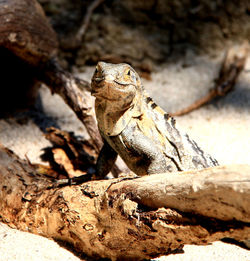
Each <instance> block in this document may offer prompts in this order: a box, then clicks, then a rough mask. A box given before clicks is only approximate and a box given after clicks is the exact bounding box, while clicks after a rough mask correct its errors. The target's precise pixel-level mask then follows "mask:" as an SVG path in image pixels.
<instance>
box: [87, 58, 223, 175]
mask: <svg viewBox="0 0 250 261" xmlns="http://www.w3.org/2000/svg"><path fill="white" fill-rule="evenodd" d="M91 87H92V95H93V96H95V97H96V101H95V110H96V117H97V122H98V127H99V131H100V133H101V136H102V137H103V139H104V146H103V148H102V150H101V152H100V154H99V157H98V160H97V164H96V167H97V177H98V178H103V177H104V176H105V175H106V174H107V173H108V172H109V171H110V169H111V168H112V166H113V164H114V162H115V160H116V158H117V155H118V154H119V155H120V156H121V158H122V159H123V160H124V162H125V163H126V164H127V166H128V167H129V168H130V169H131V170H132V171H133V172H135V173H136V174H137V175H139V176H143V175H150V174H156V173H162V172H172V171H184V170H191V169H200V168H206V167H210V166H216V165H218V163H217V161H216V160H215V159H213V158H212V157H211V156H209V155H207V154H205V153H204V152H203V151H202V150H201V149H200V148H199V147H198V145H197V144H196V143H195V142H194V141H193V140H191V139H190V138H189V137H188V135H187V134H182V133H181V132H180V131H179V130H178V129H177V128H176V126H175V120H174V118H172V117H171V116H170V115H169V114H167V113H166V112H165V111H164V110H163V109H161V108H160V107H159V106H158V105H157V104H156V103H155V102H154V101H153V99H152V98H150V97H149V96H148V94H147V93H146V92H145V90H144V89H143V87H142V84H141V80H140V77H139V76H138V74H137V73H136V72H135V70H134V69H133V68H132V67H131V66H129V65H128V64H110V63H104V62H99V63H98V65H97V67H96V71H95V73H94V75H93V78H92V83H91Z"/></svg>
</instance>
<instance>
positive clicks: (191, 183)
mask: <svg viewBox="0 0 250 261" xmlns="http://www.w3.org/2000/svg"><path fill="white" fill-rule="evenodd" d="M122 193H125V194H129V197H130V198H131V199H133V200H135V201H136V202H138V203H139V204H142V205H145V206H147V207H151V208H160V207H169V208H173V209H178V210H180V211H183V212H190V213H196V214H199V215H202V216H207V217H213V218H217V219H220V220H232V219H235V220H238V221H243V222H250V200H249V199H250V166H248V165H231V166H218V167H213V168H207V169H203V170H196V171H189V172H180V173H178V174H177V173H168V174H166V173H164V174H158V175H157V176H155V175H151V176H146V177H143V178H140V179H135V180H133V181H131V180H129V181H124V182H121V183H117V184H114V185H112V187H111V188H110V189H109V194H110V195H112V194H114V195H120V194H122Z"/></svg>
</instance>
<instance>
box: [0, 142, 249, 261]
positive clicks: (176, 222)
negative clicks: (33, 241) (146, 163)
mask: <svg viewBox="0 0 250 261" xmlns="http://www.w3.org/2000/svg"><path fill="white" fill-rule="evenodd" d="M238 167H239V169H238V168H237V166H234V167H233V168H232V167H231V168H230V167H216V168H212V169H207V170H204V171H200V172H198V175H196V176H195V175H194V173H195V171H194V172H187V173H182V174H180V173H176V174H175V177H173V175H172V174H171V176H169V174H165V177H164V175H163V174H162V175H152V176H150V177H144V178H138V179H136V180H127V181H121V179H114V180H102V181H92V182H88V183H85V184H82V185H80V186H71V187H70V186H66V187H63V188H56V189H53V187H52V182H51V180H48V179H46V178H45V176H43V175H41V174H39V171H38V170H37V169H35V168H34V167H33V166H32V165H29V164H28V163H27V162H25V161H22V160H20V159H19V158H18V157H17V156H15V155H14V154H13V153H11V152H10V151H8V150H6V149H5V148H4V147H2V146H1V147H0V174H1V175H0V184H1V189H0V213H1V221H3V222H5V223H7V224H8V225H9V226H11V227H15V228H18V229H20V230H24V231H29V232H32V233H36V234H40V235H43V236H46V237H52V238H55V239H59V240H65V241H67V242H69V243H71V244H72V245H73V246H74V247H75V248H76V249H78V250H79V251H82V252H85V253H86V254H88V255H90V256H93V257H103V258H111V259H112V260H116V259H120V260H125V259H134V260H142V259H144V258H152V257H157V256H160V255H162V254H166V253H168V252H171V251H172V250H174V249H176V248H181V247H182V246H183V244H206V243H208V242H212V241H215V240H218V239H221V238H223V237H233V238H235V239H237V240H243V239H246V238H248V237H249V233H250V226H249V223H246V222H242V221H249V211H250V208H249V203H247V202H246V199H247V198H249V169H250V167H249V166H244V167H243V166H238ZM230 169H232V173H231V171H230ZM209 173H210V174H211V178H210V177H209ZM216 175H217V177H218V178H216ZM221 175H222V176H221ZM199 176H201V178H199ZM220 176H221V177H222V178H220ZM190 177H191V178H190ZM196 177H197V179H196ZM161 178H163V180H164V181H162V182H161V180H160V179H161ZM202 178H205V179H206V180H205V181H202ZM216 179H217V180H219V181H220V182H219V185H218V187H215V184H214V182H215V180H216ZM223 179H224V181H223ZM241 179H243V180H241ZM207 180H208V181H207ZM191 181H192V182H193V185H192V186H191V185H190V186H188V185H185V182H191ZM149 182H150V183H149ZM195 182H196V183H195ZM157 184H158V185H157ZM160 184H161V185H160ZM178 184H180V190H179V192H178V188H177V187H176V186H177V185H178ZM211 184H212V185H211ZM213 184H214V185H213ZM239 184H242V185H239ZM223 186H225V191H224V193H225V195H226V194H227V195H228V198H229V197H230V196H234V197H235V198H236V199H231V200H230V199H227V197H226V196H225V197H223V198H222V199H221V200H220V199H219V197H220V196H221V194H220V193H219V194H217V188H218V189H219V191H221V192H222V190H223ZM152 188H159V191H155V189H152ZM166 188H167V189H166ZM193 190H194V191H193ZM203 190H204V191H203ZM170 191H172V192H174V194H173V195H168V194H169V193H170ZM166 192H168V193H166ZM178 193H179V194H178ZM206 193H207V194H206ZM202 195H203V196H205V195H207V197H206V198H205V199H204V198H203V197H202V198H201V199H200V200H196V199H197V197H199V196H202ZM216 195H217V197H218V200H217V201H216V202H215V203H214V205H211V203H210V205H207V206H211V207H213V206H216V209H217V214H216V212H215V211H212V210H211V211H204V209H205V208H203V211H202V212H200V211H199V210H198V209H197V206H201V204H202V203H204V204H206V202H211V201H213V200H212V199H214V198H215V197H216ZM140 196H143V198H142V199H141V201H140V199H139V197H140ZM165 197H166V198H167V202H165ZM171 197H172V198H171ZM208 197H212V199H211V200H210V199H209V198H208ZM245 197H246V198H245ZM186 199H187V204H186V206H185V203H182V201H185V200H186ZM191 199H193V202H194V203H193V204H191V203H190V202H191ZM151 200H153V201H154V202H151V203H149V202H150V201H151ZM169 200H170V201H169ZM172 200H173V201H174V203H171V201H172ZM224 200H226V202H224ZM199 201H200V202H199ZM231 203H232V205H230V206H227V204H231ZM145 205H148V206H154V207H161V208H158V209H157V208H151V207H150V208H149V207H147V208H145ZM220 205H225V206H223V207H220ZM166 206H167V207H166ZM173 206H174V208H175V210H174V209H171V208H172V207H173ZM178 206H180V209H181V210H182V211H183V210H184V211H185V210H186V211H188V212H187V213H185V212H182V211H179V210H177V209H178V208H179V207H178ZM169 207H171V208H169ZM192 208H193V210H192ZM233 208H234V209H235V212H234V211H232V209H233ZM227 210H229V214H224V213H222V212H225V211H227ZM240 211H241V212H242V214H239V213H240ZM235 213H236V214H235ZM200 214H203V215H200ZM210 214H211V215H212V218H211V217H210V216H209V215H210ZM204 215H207V216H204ZM216 215H217V216H216ZM230 215H231V217H230ZM216 217H218V218H216Z"/></svg>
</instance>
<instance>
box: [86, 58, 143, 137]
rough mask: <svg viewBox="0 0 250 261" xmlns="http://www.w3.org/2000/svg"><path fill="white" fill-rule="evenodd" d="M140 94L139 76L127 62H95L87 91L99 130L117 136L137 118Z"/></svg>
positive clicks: (139, 108)
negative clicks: (89, 91) (89, 90)
mask: <svg viewBox="0 0 250 261" xmlns="http://www.w3.org/2000/svg"><path fill="white" fill-rule="evenodd" d="M142 93H143V89H142V85H141V80H140V77H139V75H138V74H137V73H136V71H135V70H134V69H133V68H132V67H131V66H130V65H128V64H125V63H121V64H111V63H105V62H99V63H98V64H97V66H96V70H95V72H94V75H93V77H92V81H91V94H92V95H93V96H95V97H96V100H95V109H96V117H97V121H98V126H99V128H100V129H101V131H102V132H103V133H105V134H107V135H109V136H110V135H118V134H119V133H120V132H121V131H122V130H123V129H124V128H125V127H126V126H127V124H128V123H129V122H130V120H131V119H132V118H133V117H139V116H140V115H141V114H142V109H141V102H142V95H143V94H142Z"/></svg>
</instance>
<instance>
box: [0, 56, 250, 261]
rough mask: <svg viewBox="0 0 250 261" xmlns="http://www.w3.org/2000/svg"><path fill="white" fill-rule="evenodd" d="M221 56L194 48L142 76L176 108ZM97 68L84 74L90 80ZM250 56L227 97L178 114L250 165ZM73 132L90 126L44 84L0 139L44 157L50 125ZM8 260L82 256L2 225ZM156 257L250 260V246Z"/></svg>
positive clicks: (206, 82) (209, 147) (192, 95)
mask: <svg viewBox="0 0 250 261" xmlns="http://www.w3.org/2000/svg"><path fill="white" fill-rule="evenodd" d="M220 61H221V57H219V58H216V59H215V58H213V59H212V58H211V57H206V56H195V55H194V54H193V53H192V52H187V54H186V55H185V56H184V57H183V58H182V59H179V60H177V61H175V62H174V63H169V64H167V65H164V66H162V67H159V68H157V70H156V72H154V73H153V74H152V81H146V80H143V83H144V86H145V88H146V89H147V91H148V92H149V93H150V94H151V96H152V97H153V98H154V100H155V101H156V102H157V103H158V104H159V105H160V106H162V107H163V108H164V109H165V110H166V111H169V112H173V111H175V110H177V109H180V108H183V107H185V106H186V105H189V104H190V103H191V102H193V101H194V100H196V99H197V98H199V97H201V96H202V95H203V94H205V93H206V92H207V91H208V89H209V88H210V87H211V86H213V79H214V78H215V77H216V75H217V72H218V68H219V65H220ZM92 73H93V67H90V68H86V71H85V72H83V73H81V74H80V77H82V78H84V79H87V80H90V78H91V76H92ZM249 112H250V58H249V59H248V61H247V64H246V67H245V70H244V71H243V72H242V73H241V75H240V77H239V79H238V82H237V85H236V88H235V90H234V91H233V92H231V93H230V94H228V95H227V96H226V97H224V98H223V99H221V100H219V101H216V102H213V103H212V104H210V105H208V106H206V107H203V108H201V109H199V110H197V111H194V112H192V113H190V114H188V115H186V116H183V117H177V124H178V126H179V128H180V129H182V130H185V131H186V132H187V133H188V134H190V136H191V137H192V138H193V139H194V140H196V141H197V143H198V144H199V145H200V146H201V147H202V148H203V149H204V150H206V151H207V152H209V153H210V154H212V155H213V156H214V157H215V158H217V160H218V161H219V163H220V164H235V163H237V164H243V163H246V164H250V146H249V144H250V135H249V129H250V113H249ZM50 126H55V127H59V128H61V129H62V130H67V131H74V132H75V133H76V134H77V135H80V136H83V137H85V138H87V134H86V131H85V129H84V127H83V126H82V124H81V123H80V122H79V120H78V119H77V118H76V116H75V115H74V114H73V113H72V112H71V111H70V110H69V108H68V106H67V105H65V104H64V102H63V101H62V100H61V98H60V97H58V96H57V95H53V96H52V95H51V94H50V92H49V91H48V90H47V88H46V87H43V88H41V90H40V95H39V99H38V100H37V104H36V109H34V110H31V111H29V112H26V113H21V114H18V115H16V116H13V117H9V118H7V119H6V118H5V119H0V142H1V143H3V144H4V145H5V146H7V147H9V148H10V149H12V150H14V151H15V152H16V153H17V154H18V155H19V156H20V157H22V158H24V157H25V155H26V156H28V158H29V159H30V161H31V162H42V161H41V158H40V156H41V155H42V153H43V149H44V148H45V147H47V146H50V143H49V142H48V141H47V140H46V139H45V138H44V137H43V132H44V130H45V128H46V127H50ZM6 260H41V261H43V260H80V259H79V258H78V257H75V256H73V254H71V253H69V252H68V251H66V250H65V249H64V248H62V247H60V246H59V245H57V244H56V243H54V242H52V241H51V240H48V239H46V238H42V237H39V236H34V235H31V234H29V233H24V232H20V231H16V230H13V229H10V228H8V227H7V226H5V225H0V261H6ZM157 260H166V261H168V260H171V261H174V260H215V261H220V260H241V261H247V260H250V251H248V250H246V249H243V248H241V247H239V246H236V245H232V244H226V243H223V242H214V243H213V244H211V245H208V246H193V245H192V246H191V245H187V246H185V247H184V253H182V254H175V255H170V256H167V257H161V258H160V259H157Z"/></svg>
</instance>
